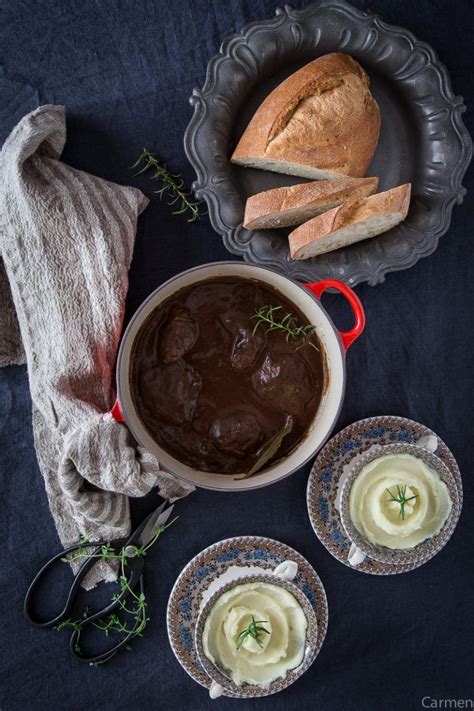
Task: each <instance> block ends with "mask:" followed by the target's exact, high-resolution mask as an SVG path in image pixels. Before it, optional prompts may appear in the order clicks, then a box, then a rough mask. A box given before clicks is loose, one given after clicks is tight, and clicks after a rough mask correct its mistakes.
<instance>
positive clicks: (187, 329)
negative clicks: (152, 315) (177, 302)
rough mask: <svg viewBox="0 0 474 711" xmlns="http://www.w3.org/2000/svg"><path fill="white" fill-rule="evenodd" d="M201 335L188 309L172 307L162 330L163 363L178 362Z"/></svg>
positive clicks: (160, 350) (161, 352)
mask: <svg viewBox="0 0 474 711" xmlns="http://www.w3.org/2000/svg"><path fill="white" fill-rule="evenodd" d="M198 336H199V325H198V323H197V322H196V321H195V320H194V319H193V317H192V316H191V314H190V313H189V311H188V309H186V308H184V307H183V306H174V307H172V308H171V310H170V313H169V316H168V319H167V322H166V324H165V325H164V327H163V329H162V331H161V337H160V346H159V356H160V360H161V362H162V363H166V364H169V363H176V362H177V361H178V360H179V359H180V358H182V357H183V356H184V355H185V353H187V352H188V351H190V350H191V348H192V347H193V346H194V344H195V343H196V341H197V339H198Z"/></svg>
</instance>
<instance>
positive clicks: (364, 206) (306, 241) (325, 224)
mask: <svg viewBox="0 0 474 711" xmlns="http://www.w3.org/2000/svg"><path fill="white" fill-rule="evenodd" d="M410 193H411V184H410V183H406V184H405V185H400V186H399V187H398V188H393V189H392V190H387V191H386V192H384V193H378V194H377V195H371V196H370V197H368V198H364V199H363V200H356V199H353V200H349V201H348V202H346V203H344V205H341V206H340V207H336V208H334V210H328V212H324V213H323V214H322V215H318V216H317V217H313V219H312V220H309V221H308V222H305V223H304V224H303V225H300V227H297V228H296V230H293V232H291V233H290V235H289V237H288V239H289V242H290V256H291V258H292V259H309V258H310V257H315V256H316V255H318V254H325V253H326V252H332V251H333V250H335V249H339V248H340V247H347V246H348V245H349V244H353V243H354V242H361V241H362V240H364V239H369V238H370V237H375V236H376V235H379V234H381V233H382V232H386V231H387V230H390V229H392V227H395V225H398V223H399V222H402V220H404V219H405V217H406V216H407V212H408V207H409V205H410Z"/></svg>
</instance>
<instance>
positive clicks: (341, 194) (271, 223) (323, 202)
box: [244, 177, 379, 230]
mask: <svg viewBox="0 0 474 711" xmlns="http://www.w3.org/2000/svg"><path fill="white" fill-rule="evenodd" d="M378 183H379V179H378V178H375V177H374V178H341V179H336V180H315V181H313V182H311V183H299V184H298V185H291V186H289V187H283V188H274V189H273V190H266V191H265V192H262V193H257V194H256V195H252V196H251V197H249V198H248V200H247V202H246V205H245V217H244V227H245V228H246V229H250V230H251V229H266V228H269V227H277V226H278V227H286V226H288V225H298V224H300V223H301V222H304V220H307V219H309V218H310V217H312V216H313V215H316V214H319V213H320V212H324V210H327V209H329V208H330V207H334V206H336V205H338V204H340V203H343V202H345V201H346V200H349V199H350V198H351V197H358V198H364V197H367V196H369V195H372V193H374V192H375V191H376V190H377V186H378ZM311 212H312V214H311Z"/></svg>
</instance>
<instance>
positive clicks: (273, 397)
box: [252, 351, 313, 416]
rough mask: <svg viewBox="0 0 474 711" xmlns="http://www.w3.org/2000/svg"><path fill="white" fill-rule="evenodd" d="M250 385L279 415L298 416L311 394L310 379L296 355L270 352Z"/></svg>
mask: <svg viewBox="0 0 474 711" xmlns="http://www.w3.org/2000/svg"><path fill="white" fill-rule="evenodd" d="M252 385H253V387H254V389H255V391H256V392H257V393H258V395H260V397H262V398H263V399H264V400H267V401H268V402H271V403H272V405H275V407H277V408H278V409H279V410H281V411H282V412H286V413H287V414H290V415H296V416H299V415H302V414H303V412H304V408H305V405H306V403H307V402H308V400H310V399H311V397H312V395H313V379H312V377H311V372H310V370H309V368H308V366H307V365H306V363H305V361H304V360H303V359H302V358H300V357H299V356H298V355H296V354H292V353H285V352H279V351H274V352H270V353H269V354H268V355H267V356H266V358H265V360H264V362H263V365H262V367H261V368H259V369H258V370H257V371H256V372H255V373H254V374H253V375H252Z"/></svg>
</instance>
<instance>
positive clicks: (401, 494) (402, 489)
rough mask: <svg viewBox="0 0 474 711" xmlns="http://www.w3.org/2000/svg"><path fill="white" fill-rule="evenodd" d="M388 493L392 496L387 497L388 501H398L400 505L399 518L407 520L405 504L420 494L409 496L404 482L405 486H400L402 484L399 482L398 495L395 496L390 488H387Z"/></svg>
mask: <svg viewBox="0 0 474 711" xmlns="http://www.w3.org/2000/svg"><path fill="white" fill-rule="evenodd" d="M386 491H387V493H388V494H389V495H390V498H389V499H387V501H396V502H397V504H399V506H400V511H399V513H398V518H401V519H403V521H404V520H405V505H406V504H407V503H408V501H412V500H413V499H416V498H417V497H418V494H414V495H413V496H408V497H407V495H406V493H407V485H406V484H404V485H403V486H400V484H397V496H394V494H393V493H392V492H391V491H390V489H387V490H386Z"/></svg>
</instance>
